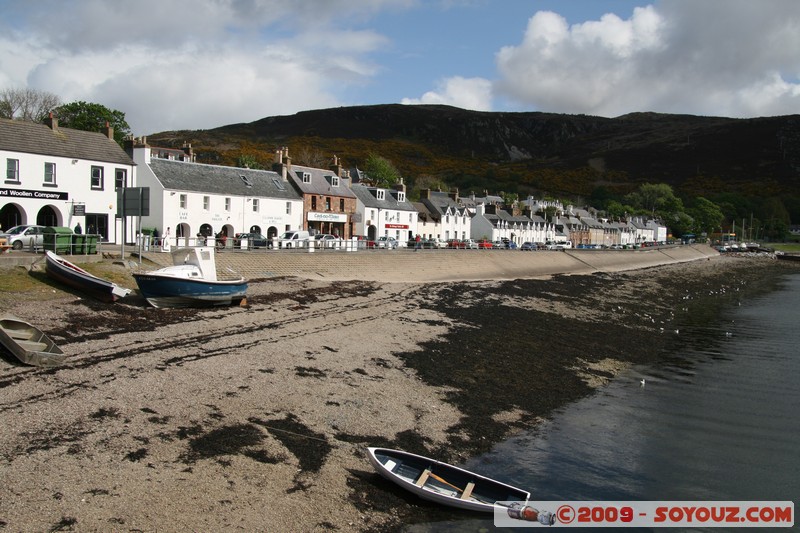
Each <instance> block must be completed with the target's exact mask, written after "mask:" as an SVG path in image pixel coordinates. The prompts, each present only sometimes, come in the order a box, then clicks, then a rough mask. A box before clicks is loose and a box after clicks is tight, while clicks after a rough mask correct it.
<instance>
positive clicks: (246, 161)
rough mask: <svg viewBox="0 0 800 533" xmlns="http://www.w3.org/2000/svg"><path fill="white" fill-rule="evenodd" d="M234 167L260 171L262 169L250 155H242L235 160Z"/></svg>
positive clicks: (254, 157)
mask: <svg viewBox="0 0 800 533" xmlns="http://www.w3.org/2000/svg"><path fill="white" fill-rule="evenodd" d="M236 166H237V167H239V168H252V169H253V170H262V169H263V168H264V167H263V166H261V163H259V162H258V159H256V156H254V155H250V154H242V155H240V156H239V159H237V160H236Z"/></svg>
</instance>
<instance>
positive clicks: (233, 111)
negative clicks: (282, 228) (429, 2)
mask: <svg viewBox="0 0 800 533" xmlns="http://www.w3.org/2000/svg"><path fill="white" fill-rule="evenodd" d="M409 2H410V0H362V1H360V2H358V3H354V2H351V1H345V0H308V1H303V2H295V1H293V0H231V1H225V2H220V1H216V0H193V1H190V2H186V1H181V0H139V1H137V2H108V1H106V0H72V1H70V0H66V1H63V0H41V1H38V2H28V1H26V0H6V2H5V4H7V5H4V10H5V8H6V7H7V8H8V11H6V12H7V13H10V15H9V17H6V18H4V19H3V20H0V52H3V53H2V54H0V89H3V88H7V87H31V88H36V89H41V90H46V91H48V92H51V93H53V94H56V95H58V96H60V97H61V98H62V100H63V101H64V102H71V101H77V100H84V101H88V102H96V103H100V104H103V105H105V106H107V107H110V108H112V109H118V110H120V111H122V112H124V113H125V116H126V120H127V121H128V123H129V124H130V126H131V129H132V131H133V133H134V134H136V135H143V134H149V133H153V132H157V131H163V130H166V129H203V128H212V127H217V126H221V125H224V124H230V123H234V122H250V121H253V120H258V119H260V118H263V117H265V116H270V115H285V114H292V113H295V112H297V111H300V110H304V109H314V108H324V107H331V106H336V105H340V99H339V96H338V95H341V94H343V91H344V90H346V88H347V87H348V86H349V85H351V84H353V85H358V84H362V83H363V82H364V79H366V78H369V77H370V76H374V75H375V73H376V72H377V71H378V67H377V66H376V65H374V64H372V62H370V61H369V60H368V59H367V56H368V54H370V53H371V52H374V51H375V50H376V49H379V48H380V47H382V46H385V45H386V39H385V38H384V37H383V36H381V35H380V34H379V33H377V32H375V31H373V30H369V29H367V30H364V31H357V30H349V29H338V28H334V27H333V26H330V25H328V24H330V23H331V22H332V21H333V20H334V19H337V18H339V19H340V20H342V19H344V20H346V19H347V18H348V17H365V16H368V14H369V13H373V12H375V11H378V10H381V9H395V8H398V9H402V8H405V7H407V6H408V5H409ZM53 21H58V23H57V24H55V23H53ZM6 52H8V53H6Z"/></svg>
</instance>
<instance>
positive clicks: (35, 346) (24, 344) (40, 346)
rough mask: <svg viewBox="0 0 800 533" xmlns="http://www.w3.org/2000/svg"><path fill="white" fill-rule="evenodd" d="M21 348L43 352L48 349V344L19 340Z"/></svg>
mask: <svg viewBox="0 0 800 533" xmlns="http://www.w3.org/2000/svg"><path fill="white" fill-rule="evenodd" d="M17 344H19V346H20V348H22V349H23V350H27V351H29V352H43V351H45V350H47V345H46V344H45V343H43V342H30V341H17Z"/></svg>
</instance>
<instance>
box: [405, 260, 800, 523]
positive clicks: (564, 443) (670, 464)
mask: <svg viewBox="0 0 800 533" xmlns="http://www.w3.org/2000/svg"><path fill="white" fill-rule="evenodd" d="M799 319H800V275H790V276H787V277H785V278H783V279H782V280H781V284H780V287H779V288H778V290H776V291H773V292H770V293H769V294H764V295H761V296H757V297H755V298H750V299H748V300H746V301H742V302H741V305H736V304H733V305H732V307H731V308H730V309H728V310H726V311H724V313H723V316H721V317H720V318H719V319H718V320H716V321H715V322H714V323H712V324H705V325H692V324H690V323H684V324H679V325H678V327H679V328H680V333H679V334H680V335H681V338H682V341H681V346H682V347H681V348H680V349H679V350H680V352H681V353H679V354H676V355H678V356H679V357H678V360H677V361H673V362H672V363H669V364H664V365H661V366H658V367H639V368H634V369H632V370H630V371H628V372H626V373H625V374H623V375H621V376H620V377H619V378H618V379H616V380H615V381H614V382H612V383H611V384H609V385H608V386H607V387H605V388H604V389H602V390H601V391H600V392H599V393H597V394H595V395H594V396H592V397H590V398H587V399H585V400H583V401H580V402H577V403H575V404H572V405H570V406H568V407H566V408H565V409H563V410H561V411H559V412H558V413H556V415H555V416H554V417H553V419H552V420H551V421H550V422H548V423H547V424H545V425H544V426H542V427H541V428H539V429H538V430H536V431H535V432H532V433H529V434H522V435H519V436H517V437H515V438H513V439H511V440H509V441H507V442H505V443H502V444H501V445H499V446H497V447H496V448H495V449H494V450H493V452H492V453H490V454H487V455H485V456H482V457H478V458H476V459H474V460H472V461H471V462H469V463H467V464H466V465H465V466H466V467H467V468H469V469H472V470H475V471H477V472H481V473H484V474H486V475H489V476H492V477H497V478H498V479H502V480H504V481H507V482H509V483H511V484H512V485H517V486H520V487H524V488H526V489H528V490H530V491H531V493H532V498H533V499H534V500H603V501H609V500H793V501H795V503H796V504H797V503H798V500H799V499H800V498H799V497H800V408H798V406H800V385H798V379H800V320H799ZM641 378H645V380H646V385H645V386H644V387H641V386H640V385H639V380H640V379H641ZM492 526H493V521H492V519H491V518H490V517H487V519H486V520H482V519H467V520H458V521H455V522H448V523H433V524H422V525H418V526H414V527H410V528H409V529H408V531H413V532H422V531H437V532H438V531H479V530H484V531H485V530H486V529H491V528H492ZM519 531H531V529H528V528H524V529H523V528H520V529H519ZM576 531H580V530H576ZM606 531H609V530H608V529H606ZM662 531H667V530H663V529H662ZM673 531H675V529H673ZM708 531H721V530H720V529H708ZM739 531H753V529H744V530H743V529H739ZM784 531H785V529H784Z"/></svg>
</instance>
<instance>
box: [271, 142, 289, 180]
mask: <svg viewBox="0 0 800 533" xmlns="http://www.w3.org/2000/svg"><path fill="white" fill-rule="evenodd" d="M272 170H273V171H274V172H277V173H278V174H280V175H281V178H282V179H283V181H287V179H288V175H289V171H291V170H292V160H291V158H290V157H289V148H287V147H286V146H284V147H283V148H281V149H279V150H275V162H274V163H272Z"/></svg>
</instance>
